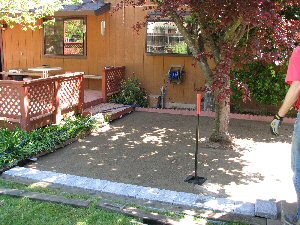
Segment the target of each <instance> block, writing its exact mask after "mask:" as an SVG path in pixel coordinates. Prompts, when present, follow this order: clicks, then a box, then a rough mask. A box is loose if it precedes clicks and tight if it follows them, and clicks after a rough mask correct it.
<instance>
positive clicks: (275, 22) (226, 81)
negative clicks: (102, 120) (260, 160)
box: [115, 0, 300, 142]
mask: <svg viewBox="0 0 300 225" xmlns="http://www.w3.org/2000/svg"><path fill="white" fill-rule="evenodd" d="M124 5H126V6H130V5H131V6H133V7H135V6H145V7H146V9H147V10H149V13H150V11H151V13H152V14H154V15H157V20H159V19H160V18H170V19H171V20H172V21H174V22H175V24H176V25H177V28H178V30H179V31H180V33H181V34H182V35H183V37H184V39H185V42H186V43H187V44H188V46H189V49H190V51H191V52H192V54H193V56H194V58H195V60H196V62H197V65H198V66H199V67H200V69H201V71H202V73H203V75H204V76H205V79H206V82H207V86H208V87H210V88H211V90H212V91H213V93H214V97H215V100H216V101H215V102H216V120H215V127H214V131H213V133H212V135H211V137H210V140H211V141H218V142H220V141H225V142H230V135H229V134H228V125H229V113H230V95H231V90H230V81H231V79H233V80H234V78H233V77H230V71H231V69H232V68H233V66H235V67H236V66H239V64H242V63H244V62H247V61H253V60H257V59H259V60H265V61H276V60H279V61H280V60H285V59H287V57H288V56H289V54H290V53H291V50H292V48H293V47H294V46H293V45H294V43H295V37H296V35H295V34H296V32H295V31H296V30H297V28H298V26H299V21H298V20H297V19H293V18H286V17H287V16H286V13H285V12H286V11H288V10H290V9H291V8H292V9H297V8H299V5H300V0H148V1H145V0H135V1H134V0H124V1H121V2H119V3H118V4H117V5H116V7H115V10H118V9H120V8H122V7H123V6H124ZM147 17H148V16H146V18H145V21H139V22H137V23H136V24H135V25H134V26H133V28H134V29H135V30H137V31H138V30H140V29H141V28H143V27H144V26H145V25H146V20H147ZM210 60H212V61H213V62H214V63H208V61H210ZM241 88H243V87H241ZM245 89H246V88H245Z"/></svg>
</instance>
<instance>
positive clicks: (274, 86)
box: [231, 61, 288, 110]
mask: <svg viewBox="0 0 300 225" xmlns="http://www.w3.org/2000/svg"><path fill="white" fill-rule="evenodd" d="M286 72H287V64H283V65H281V66H276V65H275V64H271V63H269V64H264V63H263V62H259V61H258V62H252V63H249V64H247V65H245V66H244V67H243V68H242V69H239V70H233V71H232V72H231V74H232V76H233V77H234V78H236V79H237V80H238V81H239V82H242V83H245V84H247V86H248V88H249V91H250V96H251V99H252V100H255V101H256V102H257V103H260V104H265V105H273V106H279V105H280V104H281V103H282V100H283V99H284V97H285V95H286V92H287V90H288V85H287V84H286V83H285V76H286ZM231 90H232V96H231V102H232V103H233V107H234V109H236V110H239V109H240V104H239V103H240V102H241V101H242V95H243V93H241V92H240V91H239V90H238V87H237V86H236V85H235V84H234V82H233V81H232V83H231Z"/></svg>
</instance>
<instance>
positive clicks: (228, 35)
mask: <svg viewBox="0 0 300 225" xmlns="http://www.w3.org/2000/svg"><path fill="white" fill-rule="evenodd" d="M242 22H243V18H242V17H241V16H240V17H238V18H237V20H236V21H234V22H233V24H232V25H231V26H229V27H228V29H227V30H226V31H225V34H224V38H223V40H224V41H229V42H230V41H231V40H232V39H233V38H234V36H235V32H236V30H237V29H238V28H239V26H240V25H241V24H242Z"/></svg>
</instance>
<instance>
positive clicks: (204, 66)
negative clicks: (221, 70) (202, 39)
mask: <svg viewBox="0 0 300 225" xmlns="http://www.w3.org/2000/svg"><path fill="white" fill-rule="evenodd" d="M170 16H171V17H172V18H173V20H174V22H175V24H176V26H177V28H178V30H179V32H180V33H181V34H182V35H183V37H184V41H185V42H186V43H187V45H188V46H189V48H190V50H191V52H192V54H193V56H194V57H195V58H198V56H199V54H200V53H201V52H200V51H199V48H198V47H199V46H197V45H195V43H197V40H195V39H193V38H192V37H191V35H190V34H189V32H188V31H187V29H186V27H184V25H183V21H182V19H181V18H180V16H179V15H178V14H177V13H176V12H172V13H170ZM198 64H199V66H200V68H201V70H202V71H203V73H204V76H205V78H206V80H207V82H208V83H211V82H212V76H213V73H212V71H211V69H210V67H209V65H208V62H207V58H206V57H205V56H203V57H201V58H200V60H199V61H198Z"/></svg>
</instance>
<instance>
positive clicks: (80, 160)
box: [28, 112, 296, 202]
mask: <svg viewBox="0 0 300 225" xmlns="http://www.w3.org/2000/svg"><path fill="white" fill-rule="evenodd" d="M196 123H197V118H196V117H195V116H180V115H169V114H157V113H146V112H134V113H131V114H130V115H127V116H125V117H123V118H121V119H119V120H117V121H114V122H113V123H111V124H110V125H109V126H108V127H106V128H104V129H103V130H102V131H99V132H98V133H94V134H92V135H90V136H88V137H86V138H85V139H83V140H80V141H79V142H76V143H73V144H71V145H69V146H66V147H65V148H63V149H60V150H59V151H57V152H55V153H52V154H49V155H46V156H43V157H41V158H39V159H38V161H37V162H35V163H32V164H31V165H28V167H31V168H36V169H39V170H48V171H55V172H61V173H67V174H73V175H79V176H86V177H91V178H99V179H106V180H111V181H116V182H123V183H128V184H137V185H141V186H148V187H157V188H163V189H168V190H174V191H183V192H191V193H196V194H204V195H209V196H215V197H226V198H230V199H233V200H241V201H248V202H255V200H256V199H263V200H270V199H274V200H275V201H279V200H283V199H284V200H287V201H288V202H293V201H295V200H296V195H295V193H294V189H293V184H292V172H291V169H290V143H291V136H292V131H293V126H292V125H285V124H284V125H282V127H281V129H280V132H281V133H280V136H279V137H274V136H272V135H271V134H270V131H269V123H266V122H257V121H246V120H231V122H230V134H231V135H232V136H233V138H234V146H233V147H232V148H231V149H230V148H223V147H221V146H218V145H210V144H207V139H208V137H209V135H210V133H211V132H212V129H213V125H214V121H213V119H212V118H208V117H200V137H201V143H200V148H199V157H198V159H199V163H198V175H199V176H203V177H206V178H207V179H208V180H207V181H206V182H205V184H204V185H203V186H198V185H196V186H195V185H192V184H188V183H185V182H183V181H184V179H185V178H186V177H187V175H189V174H190V173H191V172H193V170H194V168H193V167H194V152H195V129H196Z"/></svg>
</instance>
